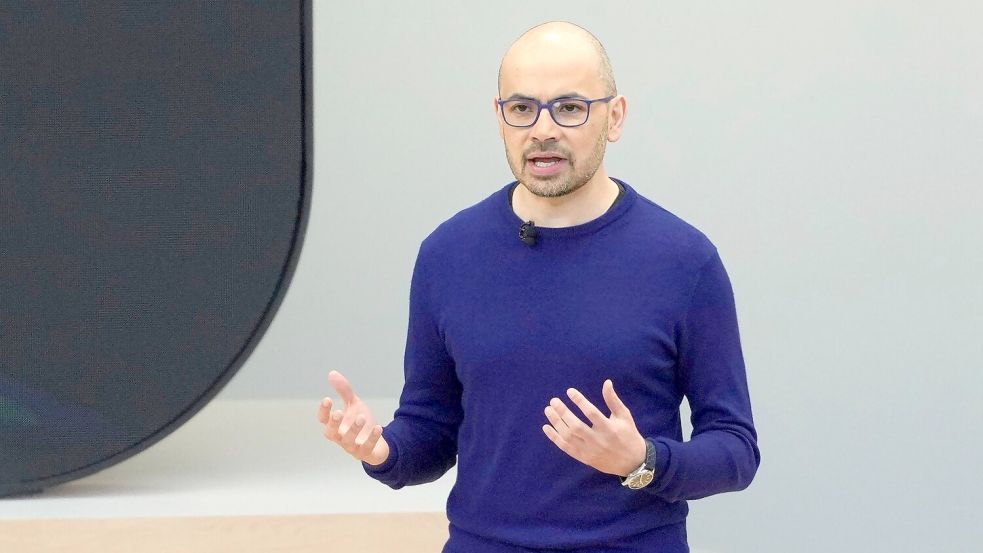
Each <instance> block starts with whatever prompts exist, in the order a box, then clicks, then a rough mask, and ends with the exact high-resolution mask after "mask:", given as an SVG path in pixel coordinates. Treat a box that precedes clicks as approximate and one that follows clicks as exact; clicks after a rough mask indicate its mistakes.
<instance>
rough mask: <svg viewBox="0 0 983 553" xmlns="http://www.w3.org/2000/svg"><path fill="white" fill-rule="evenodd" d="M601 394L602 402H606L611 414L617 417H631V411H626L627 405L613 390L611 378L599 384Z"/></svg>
mask: <svg viewBox="0 0 983 553" xmlns="http://www.w3.org/2000/svg"><path fill="white" fill-rule="evenodd" d="M601 395H602V396H604V403H606V404H607V406H608V409H610V410H611V414H612V415H614V416H618V417H624V416H628V417H631V412H630V411H628V406H626V405H625V404H624V402H622V401H621V398H620V397H618V394H616V393H615V392H614V382H611V379H610V378H609V379H607V380H605V381H604V385H603V386H601Z"/></svg>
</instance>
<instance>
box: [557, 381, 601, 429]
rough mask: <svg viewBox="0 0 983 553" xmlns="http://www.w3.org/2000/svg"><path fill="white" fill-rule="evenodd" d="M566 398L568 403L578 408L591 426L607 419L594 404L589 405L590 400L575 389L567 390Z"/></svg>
mask: <svg viewBox="0 0 983 553" xmlns="http://www.w3.org/2000/svg"><path fill="white" fill-rule="evenodd" d="M567 396H568V397H569V398H570V401H572V402H573V403H574V405H576V406H577V407H578V408H580V410H581V411H582V412H583V413H584V416H585V417H587V420H589V421H590V422H591V424H592V425H596V424H603V423H604V422H607V417H606V416H604V413H602V412H601V411H600V409H598V408H597V407H595V406H594V404H593V403H591V402H590V400H589V399H587V397H586V396H584V394H582V393H580V391H579V390H577V389H576V388H570V389H568V390H567Z"/></svg>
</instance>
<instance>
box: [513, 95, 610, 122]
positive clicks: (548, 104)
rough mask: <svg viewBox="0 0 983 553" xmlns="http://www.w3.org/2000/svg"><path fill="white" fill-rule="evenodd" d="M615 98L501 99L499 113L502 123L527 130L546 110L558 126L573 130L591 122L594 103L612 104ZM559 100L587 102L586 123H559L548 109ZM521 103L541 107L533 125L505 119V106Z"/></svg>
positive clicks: (537, 111)
mask: <svg viewBox="0 0 983 553" xmlns="http://www.w3.org/2000/svg"><path fill="white" fill-rule="evenodd" d="M615 96H617V95H613V96H606V97H604V98H595V99H593V100H588V99H587V98H578V97H576V96H560V97H559V98H553V99H552V100H549V101H547V102H540V101H539V100H537V99H536V98H510V99H508V100H501V99H500V100H498V111H499V112H500V113H501V114H502V121H505V124H506V125H508V126H510V127H516V128H519V129H526V128H529V127H531V126H533V125H535V124H536V122H537V121H539V116H540V115H542V114H543V110H544V109H545V110H547V111H549V112H550V118H551V119H552V120H553V122H554V123H556V124H557V125H559V126H561V127H567V128H573V127H579V126H581V125H586V124H587V122H588V121H590V106H591V104H593V103H594V102H610V101H611V100H612V99H613V98H614V97H615ZM559 100H579V101H581V102H587V116H586V117H584V122H583V123H578V124H576V125H564V124H563V123H560V122H559V121H557V120H556V117H555V116H554V115H553V110H551V109H548V108H549V107H550V105H551V104H553V103H554V102H557V101H559ZM519 101H524V102H533V103H535V104H536V105H537V106H539V108H538V109H537V110H536V118H535V119H533V120H532V123H529V124H528V125H513V124H512V123H509V121H508V119H506V118H505V104H506V103H508V102H519Z"/></svg>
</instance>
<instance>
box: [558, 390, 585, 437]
mask: <svg viewBox="0 0 983 553" xmlns="http://www.w3.org/2000/svg"><path fill="white" fill-rule="evenodd" d="M550 407H552V408H553V409H554V410H556V413H557V414H558V415H560V418H561V419H563V422H565V423H566V424H567V426H568V427H569V429H570V433H571V434H573V435H574V436H579V437H583V436H586V435H587V434H588V433H589V432H590V427H589V426H587V425H586V424H584V421H582V420H580V417H578V416H577V415H576V414H575V413H574V412H573V411H571V410H570V409H569V408H567V405H566V404H565V403H563V402H562V401H560V398H553V399H551V400H550Z"/></svg>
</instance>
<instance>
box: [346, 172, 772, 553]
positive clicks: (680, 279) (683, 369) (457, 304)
mask: <svg viewBox="0 0 983 553" xmlns="http://www.w3.org/2000/svg"><path fill="white" fill-rule="evenodd" d="M614 180H615V181H616V182H618V183H619V184H620V185H622V187H623V188H624V194H623V197H622V198H621V199H619V200H618V201H616V202H615V203H614V205H613V206H612V207H611V208H610V209H609V210H608V211H607V212H605V213H604V214H603V215H601V216H600V217H598V218H596V219H594V220H591V221H588V222H586V223H583V224H579V225H574V226H570V227H554V228H549V227H536V229H537V231H538V233H539V236H538V237H537V242H536V244H534V245H532V246H529V245H527V244H525V243H523V242H522V240H520V238H519V235H518V231H519V225H520V224H521V223H523V221H522V220H521V219H520V218H519V217H518V216H517V215H516V214H515V212H514V211H513V210H512V208H511V205H510V202H509V199H510V196H509V193H510V191H511V189H512V187H513V186H516V184H517V183H516V182H512V183H509V184H508V185H506V186H504V187H503V188H501V189H500V190H498V191H496V192H495V193H493V194H491V195H490V196H489V197H487V198H485V199H484V200H482V201H480V202H478V203H477V204H475V205H473V206H470V207H468V208H466V209H464V210H461V211H460V212H458V213H456V214H455V215H454V216H453V217H451V218H450V219H448V220H446V221H444V222H443V223H441V224H440V225H439V226H438V227H437V228H436V229H435V230H434V231H433V232H432V233H430V235H429V236H427V237H426V238H425V239H424V240H423V241H422V243H421V245H420V249H419V252H418V255H417V259H416V263H415V265H414V268H413V276H412V279H411V284H410V293H409V325H408V332H407V341H406V350H405V357H404V377H405V385H404V387H403V391H402V393H401V395H400V399H399V406H398V408H397V409H396V411H395V413H394V420H393V421H392V422H391V423H390V424H388V425H387V426H386V427H385V428H384V429H383V436H384V437H385V439H386V440H387V442H388V443H389V445H390V449H391V454H390V457H389V459H388V460H386V461H385V462H384V463H383V464H381V465H378V466H371V465H368V464H365V463H363V468H364V469H365V471H366V473H367V474H369V475H370V476H372V477H373V478H375V479H377V480H379V481H381V482H383V483H385V484H386V485H388V486H390V487H392V488H394V489H398V488H401V487H403V486H407V485H414V484H422V483H425V482H432V481H434V480H436V479H437V478H439V477H440V476H441V475H443V474H444V473H445V472H447V470H448V469H450V468H451V467H452V466H454V465H455V463H457V480H456V482H455V484H454V487H453V489H452V490H451V493H450V496H449V497H448V500H447V516H448V520H449V521H450V541H449V543H448V544H447V547H445V551H447V552H450V551H467V552H468V553H481V552H483V551H488V552H492V551H495V552H503V553H504V552H508V551H526V550H527V549H523V548H528V549H537V548H538V549H551V548H559V549H576V548H587V549H590V550H591V551H604V550H605V547H612V548H613V547H615V546H620V547H622V548H621V549H618V551H636V550H637V551H656V550H658V551H664V552H685V551H688V548H687V546H686V534H685V518H686V515H687V513H688V506H687V503H686V500H687V499H697V498H701V497H706V496H708V495H711V494H716V493H721V492H728V491H735V490H741V489H744V488H746V487H747V486H748V484H750V482H751V479H752V478H753V477H754V474H755V472H756V470H757V467H758V464H759V462H760V453H759V450H758V446H757V434H756V432H755V429H754V425H753V422H752V418H751V403H750V397H749V394H748V387H747V379H746V375H745V369H744V360H743V354H742V351H741V344H740V337H739V334H738V326H737V314H736V309H735V303H734V296H733V291H732V289H731V285H730V280H729V278H728V276H727V273H726V271H725V270H724V266H723V264H722V262H721V259H720V256H719V255H718V252H717V249H716V247H715V246H714V245H713V244H712V243H711V242H710V240H709V239H708V238H707V237H706V236H705V235H704V234H703V233H702V232H700V231H699V230H697V229H696V228H694V227H693V226H691V225H690V224H688V223H686V222H684V221H683V220H682V219H680V218H679V217H677V216H675V215H673V214H672V213H670V212H669V211H667V210H665V209H664V208H662V207H660V206H659V205H657V204H656V203H654V202H652V201H651V200H649V199H647V198H645V197H644V196H641V195H639V194H638V193H637V191H635V190H634V189H633V188H632V187H631V186H629V185H628V184H627V183H625V182H624V181H620V180H618V179H614ZM607 378H610V379H612V381H613V382H614V387H615V391H616V392H617V393H618V395H619V396H620V397H621V399H622V401H624V403H625V404H626V405H627V407H628V408H629V410H630V411H631V413H632V416H633V418H634V420H635V423H636V425H637V427H638V430H639V432H640V433H641V434H642V435H643V436H645V437H646V438H648V439H650V440H652V441H653V442H654V444H655V449H656V475H655V480H654V481H653V482H652V483H651V484H650V485H649V486H647V487H645V488H643V489H641V490H631V489H628V488H627V487H624V486H622V485H621V483H620V480H619V478H618V477H617V476H614V475H610V474H605V473H602V472H600V471H598V470H596V469H594V468H592V467H590V466H588V465H585V464H583V463H581V462H579V461H577V460H575V459H573V458H572V457H570V456H569V455H567V454H566V453H564V452H563V451H562V450H560V449H559V448H558V447H557V446H556V445H554V444H553V443H552V442H551V441H550V440H549V438H547V437H546V435H545V434H544V433H543V431H542V426H543V425H544V424H547V423H549V420H548V419H547V418H546V415H545V414H544V412H543V409H544V408H545V407H546V405H547V404H548V403H549V401H550V399H551V398H553V397H557V398H560V399H561V400H563V401H564V402H565V403H566V404H567V405H568V406H569V407H571V408H572V410H573V411H574V412H575V413H577V414H578V415H580V416H581V419H582V420H584V421H585V422H587V423H588V424H589V422H588V421H587V420H586V418H585V417H584V416H583V415H582V413H580V411H579V409H578V408H577V407H576V406H575V405H573V403H572V402H571V401H570V400H569V398H567V396H566V393H565V391H566V390H567V388H570V387H573V388H576V389H578V390H580V391H581V392H582V393H583V394H584V395H585V396H586V397H587V398H588V399H589V400H590V401H591V402H592V403H593V404H594V405H595V406H597V407H598V408H599V409H601V411H602V412H604V413H605V414H608V415H609V414H610V413H609V411H608V410H607V407H606V404H605V403H604V399H603V397H602V395H601V386H602V383H603V382H604V380H605V379H607ZM684 395H685V396H686V397H687V398H688V400H689V404H690V408H691V412H692V416H691V422H692V426H693V432H692V436H691V438H690V440H689V441H685V442H684V441H683V436H682V428H681V425H680V415H679V405H680V402H681V400H682V398H683V396H684ZM625 547H628V549H625Z"/></svg>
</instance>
